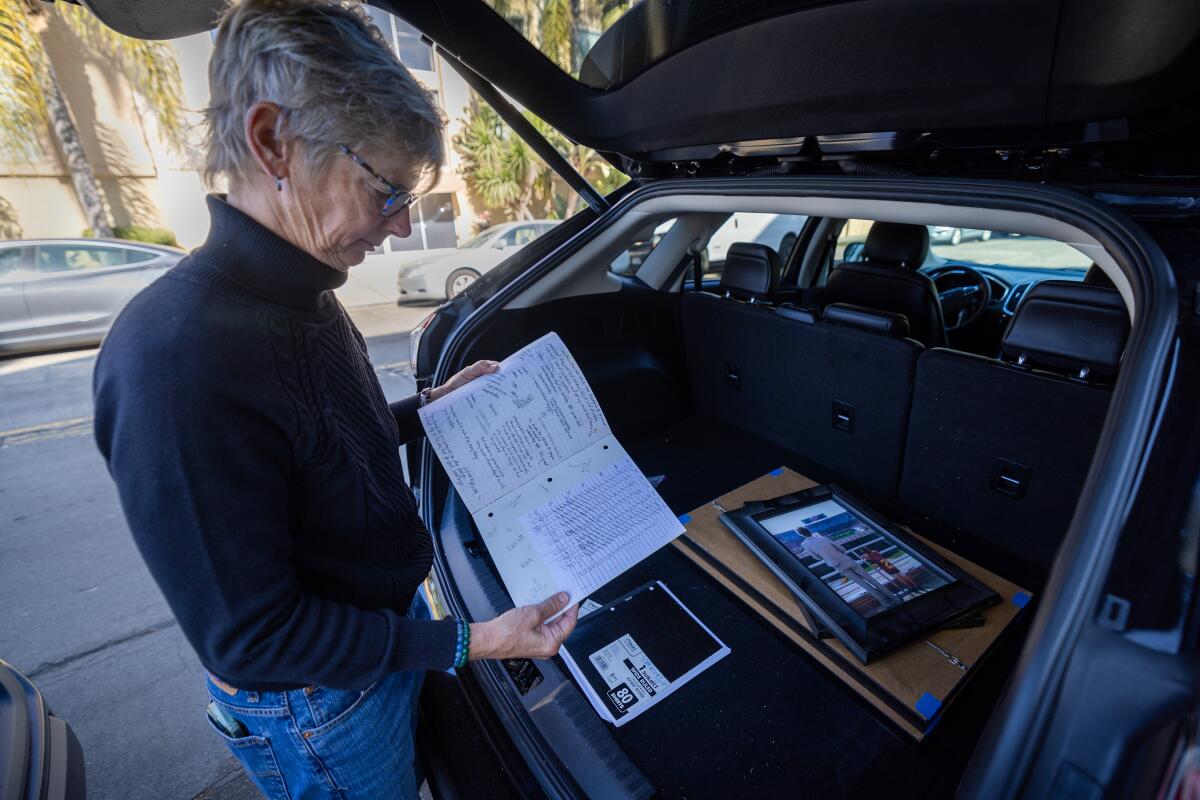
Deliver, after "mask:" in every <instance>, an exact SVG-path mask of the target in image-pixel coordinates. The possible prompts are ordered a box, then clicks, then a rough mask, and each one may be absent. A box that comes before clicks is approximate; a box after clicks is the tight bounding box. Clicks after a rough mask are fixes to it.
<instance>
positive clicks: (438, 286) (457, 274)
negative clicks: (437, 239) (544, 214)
mask: <svg viewBox="0 0 1200 800" xmlns="http://www.w3.org/2000/svg"><path fill="white" fill-rule="evenodd" d="M557 224H558V220H544V219H534V220H524V221H521V222H505V223H502V224H500V225H494V226H492V227H491V228H488V229H487V230H485V231H483V232H481V233H479V234H477V235H475V236H473V237H471V238H470V239H468V240H467V241H465V242H463V243H462V244H461V245H459V246H458V247H456V248H454V249H453V250H438V251H436V252H430V253H425V254H423V255H420V256H417V257H415V258H413V259H412V260H410V261H409V262H407V263H406V264H404V265H403V266H402V267H400V271H399V273H398V274H397V277H396V286H397V288H398V289H399V290H400V299H399V300H397V301H396V302H397V303H398V304H403V303H406V302H411V301H416V300H449V299H451V298H453V297H455V296H457V295H458V294H459V293H460V292H461V291H462V290H463V289H465V288H467V287H468V286H470V285H471V284H472V283H474V282H475V281H476V280H478V279H479V276H480V275H482V274H484V273H485V272H487V271H488V270H490V269H491V268H492V267H494V266H496V265H497V264H499V263H500V262H501V261H503V260H504V259H506V258H508V257H509V256H511V255H512V254H513V253H514V252H516V251H517V250H519V249H520V248H522V247H524V246H525V245H527V244H529V243H530V242H532V241H533V240H534V239H536V238H538V237H539V236H541V235H542V234H543V233H545V232H546V231H548V230H550V229H551V228H553V227H554V226H555V225H557Z"/></svg>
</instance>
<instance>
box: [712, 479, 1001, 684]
mask: <svg viewBox="0 0 1200 800" xmlns="http://www.w3.org/2000/svg"><path fill="white" fill-rule="evenodd" d="M721 521H722V522H723V523H724V524H725V525H726V527H728V528H729V529H730V530H731V531H732V532H733V533H734V535H735V536H737V537H738V539H739V540H740V541H741V542H742V543H743V544H745V545H746V547H747V548H749V550H750V551H751V552H752V553H754V555H755V556H757V557H758V558H759V559H760V560H761V561H762V562H763V563H764V564H765V565H766V566H767V567H768V568H769V569H770V570H771V571H772V573H774V574H775V576H776V577H778V578H779V579H780V581H782V582H783V584H784V585H785V586H787V588H788V590H789V591H791V592H792V593H793V594H794V595H795V596H796V598H797V599H798V600H800V602H801V603H802V604H803V605H804V606H805V608H807V609H808V610H809V611H810V612H811V614H812V617H813V618H814V622H815V623H816V624H815V625H814V628H815V629H814V631H813V633H814V634H815V635H818V636H820V635H822V634H826V633H827V634H831V635H833V636H835V637H837V638H838V639H839V640H840V641H841V642H842V643H843V644H845V645H846V647H847V648H848V649H849V650H850V652H851V653H853V654H854V656H855V657H856V658H858V659H859V660H860V661H862V662H863V663H864V664H867V663H870V662H872V661H874V660H875V659H878V658H879V657H881V656H883V655H885V654H886V653H887V652H889V651H890V650H892V649H894V648H896V647H898V646H900V645H903V644H905V643H906V642H909V641H911V640H912V639H913V638H915V637H916V636H918V635H920V634H921V633H923V632H926V631H929V630H933V629H936V628H940V627H949V626H951V625H953V624H954V623H955V622H957V621H958V620H960V619H961V618H963V617H964V616H969V615H972V614H975V613H977V612H978V611H979V610H981V609H983V608H987V607H988V606H991V605H994V604H996V603H998V602H1000V597H999V596H998V595H997V594H996V593H995V592H994V591H992V590H991V589H989V588H988V587H987V586H985V585H983V584H982V583H980V582H979V581H978V580H976V579H975V578H973V577H972V576H971V575H969V574H967V573H966V572H964V571H962V570H960V569H958V568H957V567H955V566H954V565H953V564H951V563H949V562H948V561H947V560H945V559H943V558H941V557H939V556H938V555H937V553H935V552H933V550H932V548H929V547H926V546H924V545H922V544H920V543H918V542H917V541H916V540H915V539H914V537H912V536H911V535H909V534H907V533H906V532H904V531H903V530H902V529H900V528H899V526H897V525H894V524H893V523H892V522H891V521H889V520H888V519H886V518H885V517H883V516H882V515H880V514H878V513H877V512H876V511H875V510H874V509H872V508H870V507H869V506H868V505H866V504H865V503H863V502H861V501H860V500H858V499H857V498H856V497H854V496H853V495H852V494H850V493H849V492H846V491H844V490H843V489H841V488H839V487H837V486H835V485H832V484H826V485H823V486H816V487H813V488H811V489H806V490H804V491H800V492H794V493H792V494H788V495H783V496H781V497H776V498H772V499H770V500H764V501H758V502H750V503H746V504H745V505H744V506H742V507H741V508H740V509H736V510H733V511H726V512H725V513H723V514H722V515H721Z"/></svg>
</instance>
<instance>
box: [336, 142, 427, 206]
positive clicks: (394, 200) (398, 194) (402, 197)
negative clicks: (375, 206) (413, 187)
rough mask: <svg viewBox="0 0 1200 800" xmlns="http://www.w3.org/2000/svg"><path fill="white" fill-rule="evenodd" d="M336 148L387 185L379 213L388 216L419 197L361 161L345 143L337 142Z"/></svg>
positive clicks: (411, 203)
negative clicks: (386, 191)
mask: <svg viewBox="0 0 1200 800" xmlns="http://www.w3.org/2000/svg"><path fill="white" fill-rule="evenodd" d="M338 149H339V150H341V151H342V152H343V153H345V154H346V155H348V156H350V158H352V159H354V163H355V164H358V165H359V166H360V167H362V168H363V169H365V170H366V171H367V172H368V173H370V175H371V177H372V178H374V179H375V180H377V181H379V182H380V183H382V184H383V185H384V186H386V187H387V189H388V197H387V200H385V201H384V203H383V208H381V209H379V213H380V214H382V215H383V216H385V217H390V216H392V215H393V214H399V213H400V212H401V211H403V210H404V209H406V208H409V207H411V206H412V205H413V203H415V202H417V201H418V200H420V199H421V196H420V195H418V194H414V193H413V192H410V191H409V190H407V189H403V188H401V187H399V186H397V185H396V184H394V183H392V182H391V181H389V180H388V179H387V178H385V177H383V176H382V175H380V174H379V173H378V172H377V171H376V170H375V168H374V167H372V166H371V165H370V164H368V163H367V162H366V161H363V159H362V156H360V155H359V154H358V153H356V152H354V151H353V150H351V149H350V148H349V147H347V146H346V145H344V144H339V145H338Z"/></svg>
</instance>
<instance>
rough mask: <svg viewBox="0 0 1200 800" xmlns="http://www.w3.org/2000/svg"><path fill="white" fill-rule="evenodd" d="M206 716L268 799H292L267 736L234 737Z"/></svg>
mask: <svg viewBox="0 0 1200 800" xmlns="http://www.w3.org/2000/svg"><path fill="white" fill-rule="evenodd" d="M204 718H205V719H207V720H208V724H209V725H210V726H212V729H213V730H214V731H216V732H217V735H218V736H220V737H221V739H222V740H223V741H224V742H225V746H226V747H228V748H229V752H231V753H233V756H234V758H236V759H237V760H238V761H239V762H241V764H242V768H243V769H244V770H245V771H246V774H247V775H249V776H250V779H251V780H252V781H254V785H255V786H257V787H258V789H259V791H261V792H262V793H263V794H264V795H265V796H266V797H267V798H268V800H291V797H290V796H289V795H288V791H287V786H285V785H284V782H283V774H282V773H281V772H280V771H279V762H278V761H276V760H275V751H274V750H272V749H271V742H270V741H269V740H268V739H267V738H266V737H263V736H253V735H251V736H238V737H233V736H230V735H229V734H227V733H226V732H225V731H223V730H221V729H220V728H219V727H218V726H217V723H216V722H214V721H213V719H212V717H210V716H208V714H205V715H204Z"/></svg>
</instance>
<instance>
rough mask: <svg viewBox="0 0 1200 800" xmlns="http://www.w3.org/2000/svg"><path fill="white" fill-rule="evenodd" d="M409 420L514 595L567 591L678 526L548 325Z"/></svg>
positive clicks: (588, 587) (598, 578)
mask: <svg viewBox="0 0 1200 800" xmlns="http://www.w3.org/2000/svg"><path fill="white" fill-rule="evenodd" d="M421 420H422V422H423V424H424V426H425V431H426V434H427V435H428V436H429V440H430V443H431V444H432V445H433V448H434V450H435V451H436V452H437V454H438V457H439V458H440V459H441V461H442V464H443V465H444V466H445V467H446V471H447V473H448V474H449V475H450V478H451V480H452V481H453V482H454V485H455V487H456V488H457V489H458V492H459V494H460V495H461V496H462V498H463V501H464V502H465V503H466V505H467V508H468V510H469V511H470V512H471V514H472V516H473V517H474V519H475V523H476V526H477V527H478V528H479V532H480V535H481V536H482V537H483V540H484V542H485V543H486V544H487V547H488V552H489V553H490V554H491V556H492V560H493V561H494V562H495V564H496V568H497V569H498V570H499V572H500V577H501V578H502V579H503V580H504V585H505V587H506V588H507V589H508V592H509V595H511V596H512V599H513V602H514V603H515V604H516V605H518V606H521V605H529V604H532V603H540V602H541V601H543V600H545V599H546V598H547V597H549V596H550V595H552V594H554V593H555V592H558V591H566V592H567V593H568V594H569V595H570V597H571V601H572V602H577V601H579V600H581V599H583V598H584V597H587V595H589V594H591V593H592V592H593V591H595V590H596V589H598V588H600V587H601V586H603V585H604V584H605V583H607V582H608V581H609V580H611V579H612V578H615V577H616V576H617V575H620V574H621V573H622V572H624V571H625V570H627V569H629V568H630V567H632V566H633V565H634V564H637V563H638V562H639V561H641V560H642V559H644V558H645V557H646V556H648V555H650V554H651V553H653V552H654V551H655V550H657V549H658V548H660V547H662V546H663V545H665V544H667V543H668V542H670V541H671V540H672V539H674V538H675V537H676V536H678V535H679V534H680V533H682V532H683V525H681V524H680V523H679V520H678V519H677V518H676V517H675V515H674V514H672V513H671V511H670V509H669V508H667V505H666V503H664V502H663V500H662V498H661V497H659V495H658V493H657V492H656V491H655V490H654V488H653V487H651V486H650V484H649V482H648V481H647V480H646V477H645V476H644V475H643V474H642V472H641V470H639V469H638V468H637V465H635V464H634V463H633V460H632V459H630V458H629V456H628V454H626V452H625V450H624V448H622V447H621V445H620V443H619V442H618V441H617V440H616V437H614V436H613V435H612V433H611V431H610V430H609V427H608V423H607V421H605V419H604V414H603V412H602V411H601V410H600V405H599V403H598V402H597V401H596V397H595V395H594V394H592V391H591V388H590V387H589V386H588V385H587V380H586V379H585V378H584V377H583V373H582V372H580V370H579V367H578V365H576V363H575V360H574V359H573V358H571V354H570V353H569V352H568V351H567V348H566V346H565V345H564V344H563V343H562V341H561V340H560V339H559V338H558V336H557V335H556V334H553V333H551V334H547V335H546V336H543V337H542V338H541V339H538V340H537V341H536V342H534V343H533V344H531V345H529V346H527V347H525V348H523V349H521V350H520V351H518V352H517V353H515V354H513V355H512V356H510V357H509V358H507V359H505V360H504V361H503V362H501V368H500V371H499V372H498V373H497V374H494V375H488V376H484V377H482V378H478V379H476V380H475V381H472V382H471V383H469V384H467V386H465V387H463V388H462V389H459V390H457V391H455V392H452V393H450V394H449V395H446V396H445V397H443V398H441V399H439V400H437V401H436V402H434V403H430V404H429V405H427V406H425V407H424V408H422V409H421Z"/></svg>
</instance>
